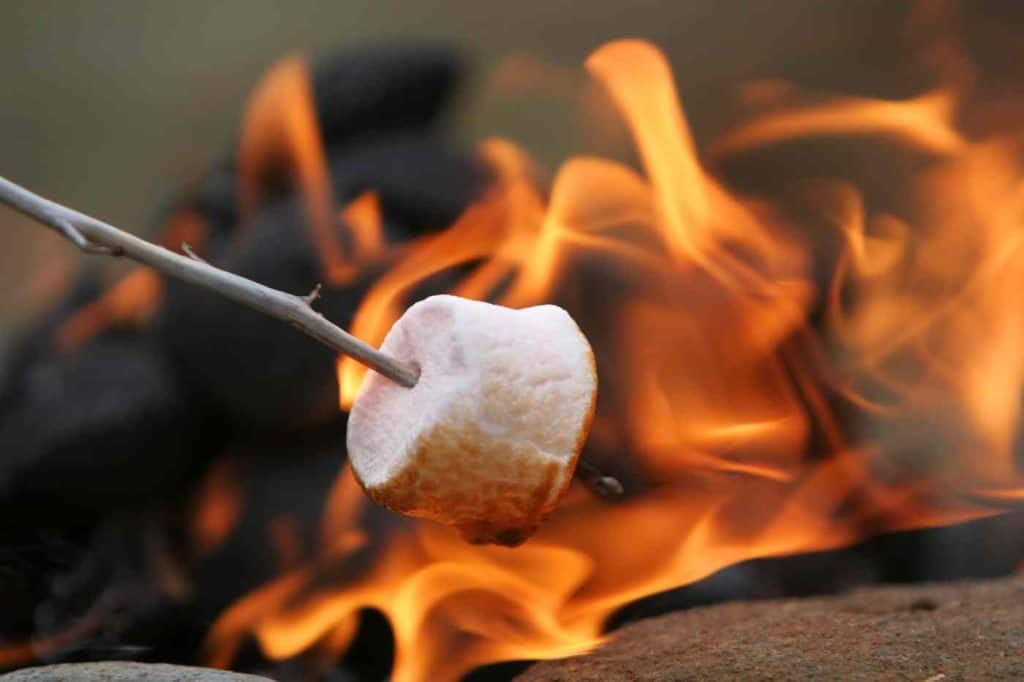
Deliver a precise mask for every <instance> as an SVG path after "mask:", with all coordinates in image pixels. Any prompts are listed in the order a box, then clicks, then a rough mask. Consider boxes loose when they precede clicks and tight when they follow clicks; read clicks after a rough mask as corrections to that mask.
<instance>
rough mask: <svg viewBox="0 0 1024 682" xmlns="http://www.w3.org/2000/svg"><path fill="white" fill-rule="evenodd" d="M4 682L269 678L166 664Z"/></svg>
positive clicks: (37, 674)
mask: <svg viewBox="0 0 1024 682" xmlns="http://www.w3.org/2000/svg"><path fill="white" fill-rule="evenodd" d="M0 680H3V682H70V681H71V680H74V681H75V682H137V681H138V680H146V681H147V682H269V678H266V677H259V676H257V675H243V674H242V673H233V672H230V671H227V670H214V669H212V668H195V667H192V666H184V665H167V664H166V663H135V662H132V661H103V662H100V663H64V664H61V665H44V666H40V667H38V668H25V669H24V670H17V671H15V672H13V673H8V674H6V675H0Z"/></svg>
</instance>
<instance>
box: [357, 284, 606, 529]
mask: <svg viewBox="0 0 1024 682" xmlns="http://www.w3.org/2000/svg"><path fill="white" fill-rule="evenodd" d="M381 350H382V351H384V352H385V353H388V354H389V355H392V356H393V357H396V358H397V359H399V360H402V361H405V362H410V363H415V364H416V365H418V366H419V369H420V377H419V381H417V383H416V385H415V386H414V387H412V388H404V387H402V386H399V385H398V384H396V383H393V382H392V381H390V380H388V379H386V378H385V377H383V376H381V375H380V374H377V373H376V372H373V371H370V372H368V373H367V376H366V379H365V380H364V381H363V385H362V387H361V388H360V391H359V394H358V396H357V397H356V400H355V404H354V405H353V406H352V411H351V413H350V414H349V421H348V453H349V458H350V460H351V462H352V469H353V471H354V472H355V474H356V478H357V479H358V480H359V482H360V484H361V485H362V486H363V488H364V489H365V490H366V492H367V494H369V496H370V497H371V498H372V499H373V500H374V501H375V502H377V503H378V504H380V505H382V506H384V507H387V508H389V509H392V510H394V511H397V512H400V513H402V514H408V515H410V516H421V517H426V518H429V519H434V520H436V521H441V522H443V523H448V524H451V525H454V526H456V527H457V528H458V529H459V530H460V532H461V533H462V535H463V537H464V538H466V540H468V541H470V542H474V543H486V542H493V543H497V544H502V545H517V544H519V543H521V542H523V541H524V540H525V539H526V538H527V537H529V536H530V534H532V533H533V531H534V530H536V528H537V526H538V525H539V524H540V522H541V521H542V520H543V519H544V517H545V516H546V515H547V514H548V513H549V512H550V511H551V510H552V509H553V508H554V506H555V504H556V502H557V501H558V499H559V497H561V495H562V493H563V492H565V490H566V488H567V487H568V485H569V482H570V480H571V479H572V475H573V471H574V470H575V468H576V460H577V458H578V457H579V453H580V450H581V448H582V447H583V441H584V440H585V439H586V436H587V432H588V431H589V429H590V423H591V420H592V419H593V415H594V402H595V399H596V396H597V373H596V371H595V367H594V354H593V352H592V351H591V349H590V344H588V343H587V339H586V337H584V336H583V333H582V332H580V330H579V327H577V326H576V323H575V322H573V320H572V318H571V317H569V315H568V313H566V312H565V311H564V310H562V309H561V308H559V307H557V306H553V305H541V306H536V307H533V308H525V309H523V310H513V309H511V308H505V307H503V306H498V305H492V304H490V303H482V302H480V301H472V300H468V299H463V298H459V297H457V296H431V297H430V298H427V299H425V300H423V301H420V302H419V303H417V304H415V305H414V306H412V307H411V308H409V309H408V310H407V311H406V312H405V314H404V315H403V316H402V317H401V318H400V319H399V320H398V321H397V322H396V323H395V325H394V326H393V327H392V328H391V331H390V332H388V335H387V337H386V338H385V339H384V343H383V345H382V346H381Z"/></svg>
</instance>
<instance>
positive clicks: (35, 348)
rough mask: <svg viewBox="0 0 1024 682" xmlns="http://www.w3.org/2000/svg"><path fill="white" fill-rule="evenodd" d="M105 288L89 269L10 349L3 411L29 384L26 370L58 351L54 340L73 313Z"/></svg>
mask: <svg viewBox="0 0 1024 682" xmlns="http://www.w3.org/2000/svg"><path fill="white" fill-rule="evenodd" d="M102 291H103V289H102V286H101V282H100V278H99V277H98V276H97V273H96V272H95V271H88V272H86V273H85V274H83V275H82V276H81V277H79V278H78V279H77V281H76V282H75V283H74V284H73V285H72V286H71V287H70V289H68V291H67V293H66V294H64V296H63V297H62V298H61V299H60V300H59V301H57V302H56V303H55V304H54V305H53V306H51V307H50V308H49V309H48V310H46V311H44V312H43V313H41V314H40V315H39V316H38V317H37V318H36V319H35V320H34V321H33V322H32V323H31V325H30V327H29V328H28V329H27V330H25V331H24V332H23V333H22V334H21V335H20V337H19V338H18V340H17V341H16V342H15V343H14V344H13V345H12V347H11V348H9V349H7V352H6V353H5V356H4V358H3V363H2V365H0V414H3V413H4V411H5V410H6V409H7V405H8V404H10V403H11V402H12V401H16V400H18V399H19V397H18V392H19V391H20V390H21V389H22V388H23V387H24V385H25V381H24V376H25V373H26V372H27V371H29V369H30V368H31V367H33V366H34V365H35V364H36V363H37V362H39V361H41V360H43V359H45V358H47V357H51V356H52V355H53V353H54V352H55V350H56V349H55V348H54V344H53V341H54V334H55V332H56V330H57V328H58V327H59V326H60V325H61V324H62V323H63V322H64V321H65V320H66V319H67V318H68V316H69V315H71V314H72V313H73V312H75V311H76V310H78V309H79V308H81V307H82V306H84V305H86V304H87V303H89V302H91V301H93V300H95V299H96V298H97V297H98V296H99V295H100V294H101V293H102Z"/></svg>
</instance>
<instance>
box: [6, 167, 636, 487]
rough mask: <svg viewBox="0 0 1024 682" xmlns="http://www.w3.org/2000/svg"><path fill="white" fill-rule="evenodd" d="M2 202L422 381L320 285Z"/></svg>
mask: <svg viewBox="0 0 1024 682" xmlns="http://www.w3.org/2000/svg"><path fill="white" fill-rule="evenodd" d="M0 203H2V204H7V205H8V206H10V207H11V208H13V209H14V210H16V211H19V212H20V213H24V214H25V215H27V216H29V217H30V218H34V219H35V220H38V221H39V222H40V223H42V224H44V225H47V226H48V227H52V228H53V229H55V230H56V231H57V232H58V233H60V234H61V236H63V237H65V238H66V239H68V240H69V241H70V242H72V243H73V244H74V245H75V246H77V247H78V248H79V249H81V250H82V251H84V252H85V253H91V254H101V255H107V256H113V257H121V256H123V257H126V258H131V259H132V260H134V261H138V262H139V263H142V264H143V265H148V266H149V267H151V268H153V269H154V270H156V271H158V272H161V273H163V274H164V275H167V276H168V277H174V278H177V279H180V280H184V281H186V282H191V283H192V284H195V285H197V286H200V287H204V288H206V289H209V290H211V291H214V292H216V293H218V294H221V295H222V296H226V297H227V298H230V299H231V300H233V301H237V302H238V303H241V304H242V305H246V306H248V307H250V308H252V309H254V310H257V311H259V312H261V313H264V314H266V315H270V316H271V317H276V318H278V319H280V320H284V321H285V322H288V323H289V324H291V325H292V326H293V327H295V328H296V329H298V330H300V331H302V332H305V333H306V334H308V335H309V336H312V337H313V338H314V339H316V340H317V341H320V342H321V343H323V344H325V345H326V346H328V347H329V348H332V349H333V350H336V351H338V352H339V353H343V354H345V355H349V356H351V357H352V358H355V359H356V360H358V361H359V362H361V363H363V364H364V365H366V366H367V367H371V368H373V369H374V370H376V371H377V372H379V373H380V374H382V375H384V376H385V377H387V378H388V379H391V380H392V381H394V382H395V383H397V384H400V385H401V386H405V387H406V388H412V387H413V386H415V385H416V381H417V380H418V379H419V368H418V367H416V366H415V365H411V364H408V363H405V362H401V361H400V360H396V359H395V358H393V357H391V356H390V355H388V354H386V353H382V352H381V351H379V350H377V349H376V348H374V347H373V346H370V345H369V344H367V343H365V342H363V341H360V340H359V339H357V338H356V337H354V336H352V335H351V334H349V333H348V332H346V331H345V330H344V329H342V328H341V327H338V326H337V325H335V324H333V323H332V322H330V321H329V320H327V318H325V317H324V316H323V315H321V314H320V313H318V312H316V311H315V310H313V307H312V304H313V303H314V302H315V301H316V299H317V298H318V297H319V295H320V285H319V284H318V285H316V288H314V289H313V291H312V292H310V293H309V294H307V295H305V296H296V295H294V294H287V293H285V292H283V291H278V290H277V289H271V288H270V287H267V286H264V285H262V284H259V283H257V282H253V281H252V280H250V279H246V278H245V277H241V276H239V275H235V274H232V273H230V272H227V271H225V270H221V269H219V268H217V267H214V266H213V265H210V264H209V263H207V262H206V261H204V260H203V259H202V258H200V257H199V256H197V255H196V254H195V253H194V252H193V251H192V249H191V248H189V246H188V244H182V250H183V251H184V253H185V255H181V254H177V253H174V252H173V251H170V250H168V249H165V248H164V247H162V246H157V245H156V244H151V243H150V242H147V241H145V240H144V239H139V238H138V237H135V236H133V235H131V234H128V233H127V232H125V231H123V230H120V229H118V228H116V227H114V226H113V225H108V224H107V223H105V222H103V221H101V220H97V219H96V218H93V217H91V216H88V215H85V214H84V213H80V212H78V211H75V210H73V209H70V208H68V207H67V206H63V205H61V204H58V203H56V202H54V201H50V200H49V199H44V198H43V197H41V196H39V195H38V194H35V193H33V192H30V191H29V190H27V189H25V188H24V187H22V186H20V185H17V184H15V183H13V182H11V181H10V180H7V179H6V178H3V177H0ZM577 475H578V478H579V479H580V481H581V482H582V483H583V484H584V485H585V486H586V487H587V488H588V489H589V490H590V491H591V492H593V493H594V494H595V495H598V496H600V497H603V498H614V497H618V496H620V495H621V494H622V485H621V484H620V483H619V482H618V481H617V480H616V479H615V478H612V477H611V476H604V475H603V474H601V472H599V471H597V470H596V469H595V468H594V467H593V466H591V465H589V464H587V463H586V462H584V461H583V460H582V459H581V460H580V463H579V465H578V470H577Z"/></svg>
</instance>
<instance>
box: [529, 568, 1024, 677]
mask: <svg viewBox="0 0 1024 682" xmlns="http://www.w3.org/2000/svg"><path fill="white" fill-rule="evenodd" d="M518 679H520V680H524V681H525V680H529V681H531V682H539V681H540V680H546V681H551V682H554V681H555V680H566V681H568V680H573V681H576V680H673V681H675V680H718V679H728V680H737V679H741V680H754V679H756V680H840V679H841V680H917V681H920V682H924V681H925V680H933V681H935V682H937V681H938V680H943V682H951V681H952V680H992V679H1014V680H1019V679H1024V578H1021V577H1014V578H1008V579H1001V580H993V581H982V582H964V583H956V584H948V585H924V586H913V587H876V588H870V589H864V590H858V591H855V592H853V593H850V594H847V595H842V596H836V597H819V598H814V599H798V600H779V601H775V600H773V601H764V602H740V603H734V604H721V605H717V606H710V607H705V608H697V609H692V610H690V611H684V612H679V613H673V614H669V615H666V616H661V617H659V618H652V619H650V620H646V621H641V622H639V623H636V624H633V625H629V626H627V627H624V628H622V629H621V630H619V631H617V632H616V633H615V636H614V637H613V638H612V639H611V640H610V641H609V642H608V643H607V644H605V645H603V646H602V647H600V648H598V649H597V650H596V651H594V652H592V653H590V654H587V655H584V656H578V657H576V658H570V659H563V660H556V661H543V662H540V663H537V664H536V665H534V666H532V667H531V668H529V669H528V670H527V671H526V672H525V673H524V674H523V675H522V676H520V677H519V678H518Z"/></svg>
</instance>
